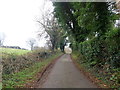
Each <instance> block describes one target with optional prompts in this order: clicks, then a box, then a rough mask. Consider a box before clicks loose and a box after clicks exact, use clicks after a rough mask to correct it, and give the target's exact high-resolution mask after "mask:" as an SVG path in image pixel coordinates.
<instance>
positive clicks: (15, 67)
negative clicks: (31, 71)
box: [2, 49, 52, 74]
mask: <svg viewBox="0 0 120 90" xmlns="http://www.w3.org/2000/svg"><path fill="white" fill-rule="evenodd" d="M12 50H13V51H15V52H13V53H11V52H8V53H7V52H6V53H3V54H2V65H3V74H11V73H16V72H18V71H21V70H22V69H24V68H27V67H29V66H31V65H33V64H34V63H36V62H38V61H42V60H43V59H44V58H47V57H49V56H51V54H52V53H51V52H48V51H46V52H45V51H44V52H42V51H33V52H29V53H26V54H22V53H21V55H20V51H21V50H18V51H17V50H16V49H15V50H14V49H11V51H12ZM26 52H27V51H26ZM23 53H24V51H23ZM17 54H18V55H17Z"/></svg>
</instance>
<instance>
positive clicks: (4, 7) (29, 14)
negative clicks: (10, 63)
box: [0, 0, 53, 49]
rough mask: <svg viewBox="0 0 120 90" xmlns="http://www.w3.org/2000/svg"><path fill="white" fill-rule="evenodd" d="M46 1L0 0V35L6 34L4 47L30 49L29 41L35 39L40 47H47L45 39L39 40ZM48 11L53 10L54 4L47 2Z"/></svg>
mask: <svg viewBox="0 0 120 90" xmlns="http://www.w3.org/2000/svg"><path fill="white" fill-rule="evenodd" d="M43 7H44V0H0V33H4V34H5V40H4V45H7V46H20V47H21V48H27V49H29V48H30V47H29V46H28V44H27V42H26V41H27V40H28V39H30V38H35V39H36V40H37V45H38V46H44V45H45V39H44V38H41V39H40V40H38V36H37V34H38V31H39V30H40V27H39V24H38V23H37V22H36V21H37V20H39V19H40V18H41V15H42V12H41V11H42V10H43ZM45 8H46V10H47V8H49V9H50V10H51V11H52V10H53V6H52V2H47V4H46V6H45Z"/></svg>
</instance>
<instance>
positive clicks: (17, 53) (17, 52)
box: [0, 48, 31, 55]
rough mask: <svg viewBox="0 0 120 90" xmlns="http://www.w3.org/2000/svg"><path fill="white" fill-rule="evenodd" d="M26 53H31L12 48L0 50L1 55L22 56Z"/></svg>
mask: <svg viewBox="0 0 120 90" xmlns="http://www.w3.org/2000/svg"><path fill="white" fill-rule="evenodd" d="M28 52H31V51H30V50H22V49H12V48H0V53H1V54H16V55H23V54H26V53H28Z"/></svg>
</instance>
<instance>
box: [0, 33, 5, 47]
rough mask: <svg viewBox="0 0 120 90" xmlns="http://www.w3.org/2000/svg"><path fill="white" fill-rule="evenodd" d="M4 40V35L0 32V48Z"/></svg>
mask: <svg viewBox="0 0 120 90" xmlns="http://www.w3.org/2000/svg"><path fill="white" fill-rule="evenodd" d="M4 40H5V34H4V33H3V32H0V46H3V43H4Z"/></svg>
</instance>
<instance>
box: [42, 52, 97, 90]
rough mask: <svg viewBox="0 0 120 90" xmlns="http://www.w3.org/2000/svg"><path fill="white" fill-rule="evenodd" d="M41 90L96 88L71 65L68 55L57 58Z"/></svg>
mask: <svg viewBox="0 0 120 90" xmlns="http://www.w3.org/2000/svg"><path fill="white" fill-rule="evenodd" d="M42 88H97V86H95V85H94V84H93V83H92V82H91V81H89V80H88V79H87V77H85V76H84V75H83V74H82V73H81V72H80V71H79V70H78V69H77V68H76V67H75V65H74V64H73V62H72V60H71V58H70V55H68V54H65V55H63V56H62V57H61V58H59V59H58V60H57V61H56V63H55V65H54V66H53V68H52V70H51V71H50V73H49V75H48V77H47V79H46V81H45V82H44V83H43V85H42Z"/></svg>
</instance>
